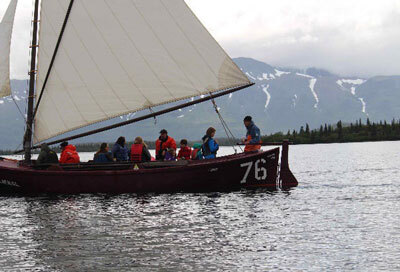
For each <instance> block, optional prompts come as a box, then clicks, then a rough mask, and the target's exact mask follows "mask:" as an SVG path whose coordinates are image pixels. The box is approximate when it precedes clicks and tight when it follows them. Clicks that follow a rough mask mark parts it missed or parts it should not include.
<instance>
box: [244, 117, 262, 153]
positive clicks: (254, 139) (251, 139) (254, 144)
mask: <svg viewBox="0 0 400 272" xmlns="http://www.w3.org/2000/svg"><path fill="white" fill-rule="evenodd" d="M243 122H244V126H245V127H246V129H247V133H246V138H244V139H242V143H244V144H245V145H246V146H245V148H244V152H257V151H259V150H260V149H261V145H259V144H260V143H261V139H260V129H259V128H258V127H257V126H256V125H255V124H254V122H253V118H252V117H251V116H246V117H245V118H244V120H243Z"/></svg>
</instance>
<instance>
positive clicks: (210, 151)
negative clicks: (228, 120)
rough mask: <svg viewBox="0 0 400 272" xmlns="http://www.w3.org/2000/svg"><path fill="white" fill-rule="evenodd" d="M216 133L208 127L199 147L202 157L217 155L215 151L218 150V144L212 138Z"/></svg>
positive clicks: (207, 157) (208, 157)
mask: <svg viewBox="0 0 400 272" xmlns="http://www.w3.org/2000/svg"><path fill="white" fill-rule="evenodd" d="M215 133H216V129H215V128H213V127H210V128H209V129H207V132H206V135H205V136H204V137H203V139H202V140H203V145H202V147H201V149H202V152H203V156H204V159H206V160H208V159H215V158H216V157H217V152H218V150H219V145H218V143H217V141H216V140H214V136H215Z"/></svg>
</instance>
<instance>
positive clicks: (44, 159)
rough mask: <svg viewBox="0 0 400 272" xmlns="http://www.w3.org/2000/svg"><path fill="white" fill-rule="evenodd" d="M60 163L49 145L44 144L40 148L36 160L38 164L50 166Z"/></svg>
mask: <svg viewBox="0 0 400 272" xmlns="http://www.w3.org/2000/svg"><path fill="white" fill-rule="evenodd" d="M49 163H58V156H57V153H56V152H54V151H53V150H51V149H50V147H49V146H48V145H47V144H42V145H41V146H40V153H39V157H38V158H37V160H36V164H37V165H40V164H49Z"/></svg>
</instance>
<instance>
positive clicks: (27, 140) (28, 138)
mask: <svg viewBox="0 0 400 272" xmlns="http://www.w3.org/2000/svg"><path fill="white" fill-rule="evenodd" d="M38 19H39V0H35V7H34V14H33V33H32V45H31V47H32V50H31V69H30V72H29V75H30V78H29V95H28V111H27V120H26V131H25V135H24V141H23V145H24V151H25V162H27V163H30V161H31V146H32V126H33V121H34V119H33V104H34V99H35V85H36V84H35V80H36V50H37V47H38V45H37V34H38V23H39V21H38Z"/></svg>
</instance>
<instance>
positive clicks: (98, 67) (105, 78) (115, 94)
mask: <svg viewBox="0 0 400 272" xmlns="http://www.w3.org/2000/svg"><path fill="white" fill-rule="evenodd" d="M82 6H83V9H84V10H85V13H86V14H87V16H88V18H89V19H90V21H91V22H92V23H93V25H94V26H95V27H96V29H97V31H98V32H99V35H100V36H101V38H102V39H103V41H104V42H105V43H106V44H107V46H108V43H107V42H106V41H105V39H104V37H103V35H102V34H101V32H100V30H99V28H98V26H97V25H96V23H95V22H94V20H93V18H92V16H91V15H90V14H89V12H88V10H87V8H86V6H85V4H84V1H83V2H82ZM84 47H85V49H86V51H87V53H88V55H89V56H90V58H91V59H92V61H93V63H94V64H95V65H96V67H97V69H98V71H99V73H100V74H101V75H102V76H103V78H104V81H105V82H107V85H108V86H109V87H110V89H111V90H112V92H113V93H114V96H115V97H116V98H118V100H119V102H120V103H121V105H124V107H125V109H127V110H128V109H129V107H128V106H127V105H126V104H125V103H124V102H123V101H122V99H121V98H120V97H119V96H118V95H117V93H116V91H115V89H114V88H113V87H112V86H111V84H110V82H109V81H108V79H107V77H106V75H105V74H104V73H103V71H102V70H101V69H100V66H99V65H98V63H97V62H96V61H95V59H94V58H93V56H92V55H91V54H90V51H89V50H88V49H87V47H86V45H84ZM112 54H113V53H112ZM105 115H106V116H107V114H105Z"/></svg>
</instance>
